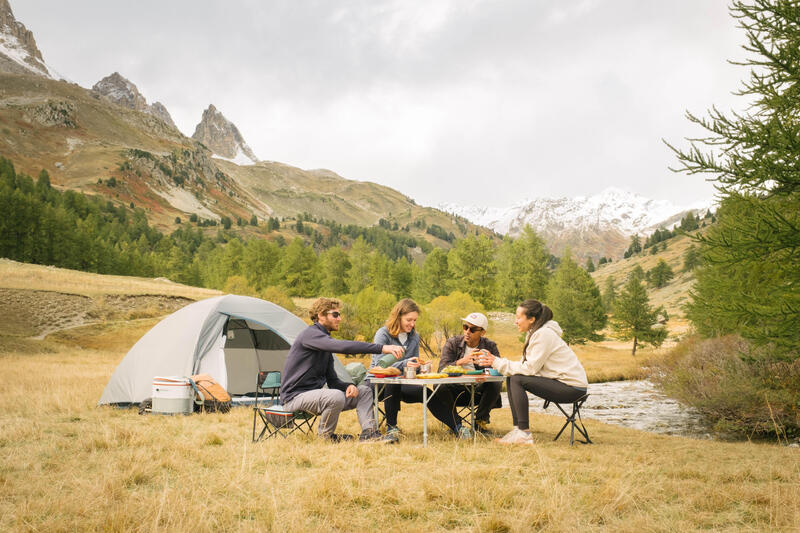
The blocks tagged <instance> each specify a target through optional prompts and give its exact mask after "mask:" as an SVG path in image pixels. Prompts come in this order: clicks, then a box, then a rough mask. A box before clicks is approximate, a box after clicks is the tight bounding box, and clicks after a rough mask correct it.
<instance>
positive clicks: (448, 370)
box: [442, 365, 466, 374]
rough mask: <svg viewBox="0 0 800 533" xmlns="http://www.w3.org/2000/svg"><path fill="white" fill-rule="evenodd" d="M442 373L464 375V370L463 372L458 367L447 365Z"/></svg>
mask: <svg viewBox="0 0 800 533" xmlns="http://www.w3.org/2000/svg"><path fill="white" fill-rule="evenodd" d="M442 372H444V373H445V374H464V373H466V370H464V369H463V368H461V367H460V366H455V365H447V366H446V367H444V368H443V369H442Z"/></svg>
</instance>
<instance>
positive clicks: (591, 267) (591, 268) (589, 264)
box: [586, 257, 594, 273]
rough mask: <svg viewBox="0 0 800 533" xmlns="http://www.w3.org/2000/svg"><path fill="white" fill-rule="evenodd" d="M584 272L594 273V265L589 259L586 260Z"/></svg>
mask: <svg viewBox="0 0 800 533" xmlns="http://www.w3.org/2000/svg"><path fill="white" fill-rule="evenodd" d="M586 272H589V273H592V272H594V263H593V262H592V258H591V257H587V258H586Z"/></svg>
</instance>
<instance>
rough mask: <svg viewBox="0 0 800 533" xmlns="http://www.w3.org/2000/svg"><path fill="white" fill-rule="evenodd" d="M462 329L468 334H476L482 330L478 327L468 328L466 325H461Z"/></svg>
mask: <svg viewBox="0 0 800 533" xmlns="http://www.w3.org/2000/svg"><path fill="white" fill-rule="evenodd" d="M462 327H463V328H464V331H467V330H469V332H470V333H476V332H478V331H481V330H482V329H483V328H479V327H478V326H469V325H467V324H463V326H462Z"/></svg>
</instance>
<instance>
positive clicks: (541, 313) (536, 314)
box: [519, 299, 553, 360]
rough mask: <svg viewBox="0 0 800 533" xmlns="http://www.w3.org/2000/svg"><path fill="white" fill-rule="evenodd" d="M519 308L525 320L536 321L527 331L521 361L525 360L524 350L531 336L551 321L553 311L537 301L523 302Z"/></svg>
mask: <svg viewBox="0 0 800 533" xmlns="http://www.w3.org/2000/svg"><path fill="white" fill-rule="evenodd" d="M519 307H520V308H521V309H522V310H523V312H524V313H525V316H526V317H527V318H535V319H536V320H535V321H534V322H533V326H532V327H531V329H530V330H528V337H527V338H526V339H525V346H524V347H523V348H522V357H523V360H524V358H525V350H527V349H528V344H529V343H530V342H531V336H533V334H534V333H536V331H537V330H538V329H539V328H541V327H542V326H544V325H545V324H547V323H548V322H550V321H551V320H552V319H553V311H552V310H551V309H550V308H549V307H547V306H546V305H544V304H543V303H542V302H540V301H539V300H533V299H531V300H525V301H524V302H522V303H521V304H519Z"/></svg>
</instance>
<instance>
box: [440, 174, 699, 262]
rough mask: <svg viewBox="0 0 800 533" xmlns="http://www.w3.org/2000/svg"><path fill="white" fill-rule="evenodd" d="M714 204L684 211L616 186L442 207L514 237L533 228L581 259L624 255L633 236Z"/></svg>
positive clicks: (555, 246) (555, 248) (555, 247)
mask: <svg viewBox="0 0 800 533" xmlns="http://www.w3.org/2000/svg"><path fill="white" fill-rule="evenodd" d="M711 205H712V204H711V202H710V201H709V202H700V203H697V204H695V205H691V206H684V207H679V206H676V205H673V204H671V203H670V202H667V201H663V200H651V199H648V198H645V197H643V196H640V195H636V194H632V193H630V192H627V191H623V190H621V189H617V188H609V189H606V190H604V191H603V192H601V193H599V194H597V195H595V196H588V197H587V196H578V197H575V198H537V199H534V200H525V201H524V202H521V203H519V204H517V205H515V206H512V207H509V208H487V207H474V206H473V207H464V206H458V205H455V204H442V205H440V206H439V208H440V209H442V210H443V211H446V212H448V213H454V214H457V215H459V216H462V217H464V218H466V219H467V220H469V221H471V222H473V223H475V224H478V225H481V226H486V227H487V228H491V229H493V230H495V231H496V232H498V233H501V234H506V235H511V236H515V235H517V234H519V232H520V231H521V230H522V229H523V228H524V227H525V226H526V225H530V226H531V227H532V228H533V229H534V230H535V231H536V232H537V233H538V234H539V235H541V236H542V237H543V238H544V239H545V241H546V242H547V243H548V245H549V246H550V248H551V251H552V252H553V253H556V254H560V253H561V252H562V251H563V250H564V248H566V247H570V248H571V249H572V251H573V253H575V255H577V256H578V257H593V258H594V259H597V258H599V257H602V256H608V257H614V256H620V255H622V252H623V251H624V250H625V248H626V247H627V245H628V242H629V238H630V236H631V235H633V234H637V233H638V234H642V235H644V234H648V233H652V232H653V231H655V230H656V229H657V228H659V227H660V226H663V227H665V228H668V227H671V226H672V225H674V224H675V223H677V222H680V219H681V217H683V216H685V215H686V213H688V212H689V211H692V212H697V211H701V210H702V211H705V210H706V209H708V208H710V207H711Z"/></svg>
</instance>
